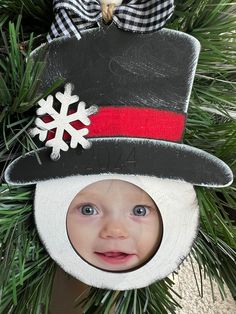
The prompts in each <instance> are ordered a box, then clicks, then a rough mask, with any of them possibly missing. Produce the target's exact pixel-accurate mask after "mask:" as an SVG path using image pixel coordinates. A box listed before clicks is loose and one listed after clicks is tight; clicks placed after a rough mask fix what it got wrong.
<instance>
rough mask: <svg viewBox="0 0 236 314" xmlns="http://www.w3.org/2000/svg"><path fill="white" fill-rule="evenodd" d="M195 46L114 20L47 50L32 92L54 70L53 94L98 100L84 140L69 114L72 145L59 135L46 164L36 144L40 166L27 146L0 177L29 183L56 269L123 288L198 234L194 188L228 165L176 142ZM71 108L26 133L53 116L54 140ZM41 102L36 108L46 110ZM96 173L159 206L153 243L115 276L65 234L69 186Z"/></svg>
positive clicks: (178, 36) (174, 257) (167, 262)
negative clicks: (158, 234)
mask: <svg viewBox="0 0 236 314" xmlns="http://www.w3.org/2000/svg"><path fill="white" fill-rule="evenodd" d="M199 50H200V47H199V43H198V41H197V40H196V39H194V38H193V37H191V36H189V35H186V34H183V33H180V32H176V31H171V30H167V29H162V30H161V31H159V32H156V33H151V34H145V35H144V34H132V33H128V32H123V31H121V30H119V29H117V28H116V26H114V25H112V26H109V27H107V28H100V29H99V30H97V29H95V30H93V31H91V30H90V31H87V32H84V33H83V36H82V38H81V39H80V40H79V41H78V40H77V39H76V38H71V39H62V40H56V41H53V42H51V44H50V45H49V46H48V47H47V56H46V67H45V71H44V74H43V76H42V84H41V90H44V89H45V88H46V87H47V86H49V85H50V84H51V83H52V82H53V81H54V80H55V79H56V78H57V77H58V76H60V75H62V76H64V77H65V78H66V82H67V84H69V85H66V87H65V91H63V90H61V91H60V93H61V94H56V95H60V97H62V96H63V95H64V96H66V94H68V91H69V90H70V89H71V86H72V85H70V84H73V86H74V90H73V94H72V95H71V93H70V92H69V98H71V97H72V99H73V101H72V102H74V100H75V102H77V101H78V97H79V99H81V100H82V101H84V102H85V103H86V104H87V106H88V108H94V107H93V106H94V105H96V106H97V108H98V111H97V112H96V113H95V111H96V110H95V109H93V110H92V113H93V115H91V116H90V117H89V119H90V121H91V123H90V125H87V124H88V120H87V116H86V119H85V122H86V123H84V124H85V125H86V128H87V129H88V134H83V137H85V138H86V140H85V141H89V142H90V143H91V144H92V146H91V148H90V149H84V148H83V146H84V144H83V143H84V139H83V140H82V142H81V129H82V130H83V129H84V128H85V126H84V125H81V122H82V124H83V122H84V121H82V120H83V119H82V120H81V119H80V118H77V120H78V121H74V120H73V124H74V125H73V128H74V130H73V132H70V133H71V134H70V135H72V137H71V139H69V140H70V141H72V142H73V141H74V138H77V136H76V135H75V134H77V133H76V132H78V134H79V135H78V136H79V137H80V140H76V141H74V142H73V144H71V146H72V147H73V148H72V149H69V150H68V151H67V149H68V145H67V144H65V143H64V141H63V144H61V145H59V148H60V150H61V151H60V150H59V149H58V146H55V147H56V148H55V147H54V151H53V156H52V157H54V153H55V149H56V157H57V158H56V159H58V157H59V154H60V158H59V159H58V160H57V161H54V160H52V159H51V158H50V155H51V154H52V151H51V148H48V147H46V148H41V149H39V150H38V152H37V154H38V157H39V158H40V160H41V163H38V160H37V158H36V156H35V153H34V152H32V153H28V154H26V155H25V156H24V157H20V158H18V159H16V160H15V161H13V162H12V164H11V165H10V166H9V167H8V169H7V170H6V180H7V182H8V183H10V184H36V193H35V220H36V224H37V227H38V231H39V234H40V237H41V239H42V241H43V242H44V244H45V246H46V248H47V250H48V252H49V254H50V255H51V256H52V258H53V259H54V260H55V261H56V262H57V263H59V265H61V267H62V268H63V269H65V270H66V271H67V272H68V273H70V274H71V275H73V276H74V277H76V278H78V279H80V280H82V281H84V282H85V283H87V284H89V285H93V286H96V287H100V288H108V289H114V290H127V289H133V288H140V287H144V286H147V285H149V284H151V283H152V282H154V281H156V280H159V279H162V278H164V277H166V276H167V275H168V274H169V273H171V272H172V271H174V270H175V269H176V267H177V266H178V265H179V264H180V263H181V262H182V260H183V259H184V258H185V257H186V256H187V254H188V253H189V251H190V249H191V245H192V243H193V241H194V238H195V236H196V233H197V227H198V204H197V200H196V194H195V191H194V187H193V185H200V186H209V187H223V186H227V185H229V184H230V183H231V182H232V172H231V170H230V169H229V167H228V166H227V165H226V164H225V163H224V162H223V161H221V160H219V159H218V158H216V157H214V156H212V155H210V154H209V153H206V152H204V151H202V150H199V149H197V148H193V147H190V146H188V145H184V144H181V142H182V139H183V133H184V128H185V123H186V116H187V109H188V103H189V97H190V93H191V88H192V83H193V79H194V73H195V69H196V65H197V59H198V54H199ZM38 53H39V50H37V51H36V52H35V55H37V54H38ZM63 92H64V94H63ZM73 95H75V96H73ZM76 95H77V96H76ZM64 96H63V97H64ZM60 97H59V100H60ZM56 98H58V96H56ZM66 101H68V100H66ZM42 103H45V101H43V100H42V101H41V102H40V104H42ZM62 104H64V102H60V103H59V104H55V108H56V109H55V108H54V109H53V110H52V98H51V97H50V98H49V99H48V100H47V101H46V104H45V107H47V106H49V107H50V108H51V111H53V112H54V110H56V111H57V112H60V113H61V112H62V110H64V109H63V108H61V107H62ZM72 105H73V103H71V106H70V107H71V110H72V111H71V112H69V111H68V110H67V109H68V106H65V112H66V111H67V112H66V113H67V115H66V116H65V115H64V114H62V113H61V117H60V118H62V120H63V123H64V124H66V126H67V127H62V128H60V127H59V126H58V125H57V124H56V122H54V121H53V122H52V121H46V120H47V118H46V117H42V120H41V122H39V120H37V122H36V123H37V124H38V126H40V128H42V127H44V130H43V133H42V130H40V131H39V129H36V131H34V133H39V134H40V135H41V139H46V133H45V132H44V131H49V130H52V128H51V127H50V123H52V125H53V127H54V126H57V128H59V129H61V130H62V131H63V134H62V131H61V135H60V142H62V137H63V136H65V137H66V136H67V135H66V134H64V130H66V131H67V129H68V127H69V129H71V127H70V126H71V123H72V120H70V118H71V117H70V116H72V115H74V114H75V113H74V112H76V113H77V111H78V112H79V111H80V110H77V109H76V108H77V107H78V104H75V106H74V107H73V106H72ZM58 108H59V109H58ZM60 108H61V109H60ZM45 109H46V108H44V110H43V111H39V114H43V113H49V111H48V110H45ZM81 110H82V109H81ZM83 110H84V108H83ZM85 110H89V109H85ZM54 114H55V112H54ZM56 116H58V115H57V114H56ZM51 118H53V116H51ZM44 119H46V120H45V121H44ZM42 121H43V122H42ZM68 121H70V123H69V125H68ZM47 124H48V126H47ZM75 130H77V131H75ZM86 132H87V131H86ZM48 133H49V132H47V136H48ZM56 133H57V130H56ZM56 133H55V134H56ZM83 137H82V138H83ZM54 139H57V135H56V136H55V137H54ZM50 140H51V139H48V141H47V143H48V142H50ZM78 143H80V144H82V145H77V144H78ZM85 143H87V142H85ZM47 145H48V144H47ZM65 145H67V146H65ZM86 146H87V145H86ZM26 169H27V171H26ZM104 180H119V181H124V182H126V183H129V184H132V185H134V186H136V187H138V188H140V189H141V190H143V191H145V192H146V193H147V194H148V195H149V196H150V197H151V199H152V200H153V201H154V203H155V204H156V205H157V207H158V209H159V211H160V215H161V219H162V224H163V233H162V239H161V242H160V245H159V246H158V248H157V250H156V252H155V254H154V255H153V256H152V258H151V259H150V260H148V261H147V262H146V263H145V264H144V265H142V266H141V267H139V268H138V269H134V270H130V271H123V272H119V273H117V272H111V271H106V270H104V269H99V268H97V267H95V266H94V265H91V264H90V263H88V261H86V260H84V259H83V258H82V257H81V256H79V254H78V253H77V252H76V251H75V249H74V247H73V245H72V244H71V242H70V238H69V237H68V229H67V223H66V221H67V213H68V208H69V207H70V204H71V202H72V200H73V199H74V198H75V197H76V195H77V194H78V192H80V191H83V190H84V189H85V188H87V187H89V186H90V185H92V184H94V183H96V182H101V181H104ZM78 228H79V226H78ZM140 237H142V234H140ZM111 253H114V252H111Z"/></svg>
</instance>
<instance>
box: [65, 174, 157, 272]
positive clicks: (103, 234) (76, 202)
mask: <svg viewBox="0 0 236 314" xmlns="http://www.w3.org/2000/svg"><path fill="white" fill-rule="evenodd" d="M67 232H68V236H69V239H70V241H71V243H72V245H73V247H74V249H75V250H76V251H77V252H78V253H79V255H80V256H81V257H82V258H84V259H85V260H86V261H87V262H89V263H90V264H92V265H94V266H96V267H98V268H101V269H104V270H110V271H122V270H128V269H132V268H135V267H137V266H141V265H142V264H143V263H145V262H146V261H147V260H148V259H149V258H150V257H151V256H152V255H153V254H154V253H155V252H156V250H157V248H158V246H159V244H160V241H161V236H162V220H161V217H160V214H159V211H158V208H157V206H156V205H155V203H154V202H153V200H152V199H151V197H150V196H149V195H148V194H147V193H146V192H144V191H143V190H142V189H140V188H139V187H137V186H136V185H133V184H131V183H128V182H126V181H121V180H103V181H98V182H96V183H93V184H91V185H89V186H87V187H86V188H84V189H83V190H82V191H80V192H79V193H78V194H77V195H76V196H75V198H74V199H73V200H72V202H71V204H70V206H69V209H68V213H67Z"/></svg>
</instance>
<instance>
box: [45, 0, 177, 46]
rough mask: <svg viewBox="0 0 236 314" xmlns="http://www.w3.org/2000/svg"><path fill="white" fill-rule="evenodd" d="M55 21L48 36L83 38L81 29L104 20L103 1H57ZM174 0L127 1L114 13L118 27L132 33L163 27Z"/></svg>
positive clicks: (169, 14) (55, 1) (94, 25)
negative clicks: (101, 2)
mask: <svg viewBox="0 0 236 314" xmlns="http://www.w3.org/2000/svg"><path fill="white" fill-rule="evenodd" d="M53 5H54V11H55V20H54V22H53V24H52V26H51V29H50V31H49V33H48V35H47V40H48V42H51V41H52V40H53V39H54V38H57V37H62V36H66V37H72V36H76V37H77V39H80V38H81V32H83V31H84V30H86V29H90V28H96V27H98V26H99V21H100V20H101V19H102V12H101V4H100V0H67V1H62V0H54V1H53ZM173 10H174V0H166V1H163V0H161V1H158V0H123V2H122V4H121V5H120V6H117V7H116V8H115V10H114V12H113V22H114V23H115V24H116V25H117V27H119V28H121V29H123V30H126V31H131V32H138V33H150V32H154V31H157V30H159V29H161V28H162V27H163V26H164V25H165V23H166V21H167V20H168V19H169V18H170V17H171V15H172V13H173Z"/></svg>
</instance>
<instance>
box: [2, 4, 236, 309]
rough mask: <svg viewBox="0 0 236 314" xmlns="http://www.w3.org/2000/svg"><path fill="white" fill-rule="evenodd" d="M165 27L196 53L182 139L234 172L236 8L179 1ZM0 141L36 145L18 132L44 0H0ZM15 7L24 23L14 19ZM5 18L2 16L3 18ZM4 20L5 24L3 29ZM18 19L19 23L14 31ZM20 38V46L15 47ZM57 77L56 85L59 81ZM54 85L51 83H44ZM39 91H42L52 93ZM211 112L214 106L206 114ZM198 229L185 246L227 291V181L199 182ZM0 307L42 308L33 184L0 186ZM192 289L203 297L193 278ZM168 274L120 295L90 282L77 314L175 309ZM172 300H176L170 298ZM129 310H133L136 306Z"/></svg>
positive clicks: (44, 291)
mask: <svg viewBox="0 0 236 314" xmlns="http://www.w3.org/2000/svg"><path fill="white" fill-rule="evenodd" d="M175 3H176V11H175V14H174V16H173V18H172V20H171V21H170V22H169V24H168V27H170V28H173V29H178V30H181V31H185V32H187V33H189V34H191V35H193V36H195V37H196V38H198V39H199V40H200V42H201V45H202V51H201V55H200V59H199V65H198V68H197V74H196V79H195V83H194V89H193V93H192V98H191V104H190V110H189V119H188V124H187V130H186V137H185V142H186V143H188V144H190V145H192V146H195V147H199V148H201V149H204V150H205V151H208V152H210V153H212V154H214V155H216V156H218V157H219V158H221V159H223V160H224V161H226V162H227V163H228V164H229V165H230V166H231V167H232V169H233V170H234V171H235V170H236V158H235V152H236V134H235V133H236V131H235V130H236V122H235V121H236V120H235V115H236V108H235V99H236V97H235V85H236V84H235V63H236V58H235V53H236V52H235V51H236V49H235V23H236V22H235V17H234V16H235V13H236V12H235V11H236V7H235V5H234V4H233V1H229V0H227V1H225V0H224V1H223V0H198V1H195V0H187V1H182V0H177V1H175ZM0 11H1V15H0V27H1V28H2V30H3V31H2V32H3V33H2V34H3V36H2V39H1V41H0V56H1V61H0V72H1V75H0V105H1V110H0V112H1V113H0V124H1V130H3V132H2V137H1V139H0V140H1V142H0V151H1V160H2V161H4V163H5V160H9V159H11V158H13V157H14V156H15V154H22V153H24V152H26V151H28V150H32V149H35V145H34V144H33V142H32V141H31V139H30V138H29V137H28V135H27V132H26V129H27V128H28V126H30V125H31V124H32V117H33V116H34V114H35V112H34V110H32V111H33V112H32V113H31V108H33V107H35V104H36V102H37V99H38V98H37V97H38V96H37V87H38V84H39V77H40V73H41V71H42V70H43V64H42V63H41V62H40V61H39V60H38V62H37V61H35V62H31V61H29V62H27V63H26V58H28V60H29V56H30V52H31V50H32V47H33V45H34V43H35V42H36V40H35V38H34V36H33V34H32V32H34V34H36V35H42V38H44V36H45V34H46V33H47V31H48V30H49V27H50V24H51V22H52V20H53V14H52V2H51V1H49V0H41V1H37V3H36V2H35V1H33V0H2V1H1V3H0ZM19 12H21V14H22V16H23V18H22V20H19V19H18V20H17V18H18V14H19ZM9 21H13V22H10V23H9V24H8V22H9ZM7 25H8V26H7ZM22 25H23V27H22ZM22 43H23V45H22ZM59 83H61V82H59ZM59 83H55V86H53V87H52V89H54V88H56V87H57V86H58V85H59ZM52 89H51V90H49V91H46V92H45V94H43V95H40V96H39V97H40V98H41V97H45V96H46V95H47V94H49V93H50V92H51V91H52ZM212 110H213V112H212ZM196 191H197V195H198V199H199V204H200V211H201V228H200V232H199V235H198V238H197V240H196V242H195V244H194V247H193V249H192V251H191V258H192V259H195V260H196V261H197V262H198V265H199V269H200V271H201V276H202V277H203V276H208V277H209V278H210V280H216V282H217V283H218V286H219V289H220V291H221V293H222V296H224V284H225V283H226V284H227V286H228V287H229V289H230V291H231V293H232V294H233V296H236V291H235V290H236V288H235V276H236V274H235V251H234V250H233V249H234V248H235V226H234V225H233V223H232V221H231V220H230V218H229V216H228V213H227V211H228V210H229V209H230V210H231V211H232V212H234V211H235V209H236V188H235V185H233V186H232V187H229V188H227V189H222V190H221V189H218V190H210V189H203V188H197V190H196ZM0 197H1V204H0V241H1V242H2V243H3V244H2V246H1V247H0V261H1V266H0V276H1V277H0V280H1V282H2V283H3V285H2V290H1V293H0V312H3V313H8V311H9V313H17V314H18V313H28V312H30V309H32V313H34V312H33V311H35V313H39V312H40V311H41V310H42V304H44V311H45V313H48V304H49V299H50V291H51V287H52V279H53V275H54V263H53V262H52V261H51V259H50V258H49V257H48V255H47V253H46V251H45V250H44V249H43V246H42V244H41V243H40V241H39V239H38V236H37V233H36V230H35V227H34V224H33V221H32V189H31V188H21V187H18V188H14V189H9V188H8V187H7V186H5V185H1V187H0ZM198 286H199V292H200V294H203V289H202V286H201V282H200V284H199V283H198ZM171 289H172V282H171V281H170V280H169V279H166V280H163V281H161V282H158V283H155V284H153V285H152V286H150V287H148V288H143V289H138V290H131V291H125V292H116V291H107V290H102V289H96V288H91V290H90V293H89V295H88V296H87V297H86V298H85V299H84V300H83V301H81V299H80V300H79V301H78V302H82V304H83V307H84V313H102V314H103V313H109V311H111V310H114V309H115V311H116V313H124V314H126V313H127V314H130V313H132V312H133V313H152V314H153V313H167V312H168V311H169V312H170V313H174V312H175V309H176V308H177V307H178V303H177V302H176V301H174V299H173V297H172V296H171V295H170V291H171ZM176 297H177V298H178V296H176ZM12 300H13V301H12ZM135 311H136V312H135Z"/></svg>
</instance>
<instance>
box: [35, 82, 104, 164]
mask: <svg viewBox="0 0 236 314" xmlns="http://www.w3.org/2000/svg"><path fill="white" fill-rule="evenodd" d="M72 90H73V88H72V84H70V83H68V84H66V85H65V91H64V93H61V92H58V93H56V96H55V97H56V98H57V99H58V100H59V101H60V103H61V108H60V112H57V111H56V110H55V109H54V108H53V100H54V99H53V96H52V95H49V96H48V97H47V99H46V100H44V99H41V100H40V101H39V102H38V104H39V106H40V108H39V109H38V110H37V111H36V113H37V115H38V116H42V115H45V114H48V115H50V116H51V117H52V118H53V121H51V122H48V123H45V122H44V121H43V120H42V119H40V118H36V120H35V125H36V127H35V128H33V129H32V130H31V131H30V135H31V136H32V137H33V136H35V135H39V140H40V141H41V142H43V141H45V140H46V138H47V135H48V131H50V130H53V129H56V131H55V137H54V138H52V139H50V140H48V141H46V143H45V146H48V147H52V153H51V158H52V159H53V160H57V159H59V158H60V151H61V150H62V151H67V150H68V149H69V145H68V144H67V143H66V142H65V141H64V140H63V134H64V131H67V132H68V133H69V134H70V136H71V138H70V143H69V144H70V147H71V148H76V147H77V145H78V144H80V145H81V146H82V147H83V148H84V149H88V148H90V147H91V143H90V142H89V141H88V140H87V139H86V138H84V136H85V135H87V134H88V132H89V131H88V129H87V128H82V129H80V130H76V129H75V128H73V126H71V125H70V123H71V122H73V121H78V120H79V121H80V122H82V123H83V124H84V125H89V124H90V119H89V118H88V117H89V116H90V115H92V114H94V113H96V112H97V111H98V108H97V106H91V107H89V108H88V109H85V106H86V104H85V102H83V101H80V102H79V103H78V107H77V111H76V112H75V113H72V114H69V115H68V109H69V106H70V105H71V104H74V103H75V102H77V101H78V100H79V96H77V95H73V96H72V95H71V92H72Z"/></svg>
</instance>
